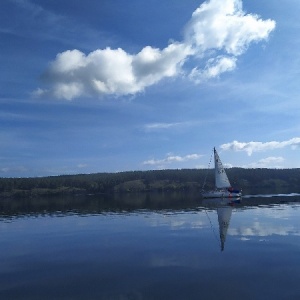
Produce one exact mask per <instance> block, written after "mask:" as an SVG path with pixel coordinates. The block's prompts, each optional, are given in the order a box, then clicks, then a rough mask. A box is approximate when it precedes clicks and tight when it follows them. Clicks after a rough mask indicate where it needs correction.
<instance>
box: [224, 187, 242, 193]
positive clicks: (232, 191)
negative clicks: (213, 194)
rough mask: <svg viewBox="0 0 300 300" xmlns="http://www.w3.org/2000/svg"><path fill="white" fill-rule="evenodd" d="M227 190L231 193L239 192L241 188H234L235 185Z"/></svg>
mask: <svg viewBox="0 0 300 300" xmlns="http://www.w3.org/2000/svg"><path fill="white" fill-rule="evenodd" d="M227 190H228V192H230V193H239V192H240V191H239V190H237V189H234V188H233V187H229V188H228V189H227Z"/></svg>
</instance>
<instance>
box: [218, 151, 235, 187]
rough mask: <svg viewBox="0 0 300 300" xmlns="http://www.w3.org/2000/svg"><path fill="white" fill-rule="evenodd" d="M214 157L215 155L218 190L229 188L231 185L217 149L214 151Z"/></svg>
mask: <svg viewBox="0 0 300 300" xmlns="http://www.w3.org/2000/svg"><path fill="white" fill-rule="evenodd" d="M214 155H215V179H216V188H218V189H222V188H229V187H230V186H231V185H230V182H229V180H228V177H227V175H226V172H225V170H224V167H223V165H222V162H221V160H220V157H219V155H218V153H217V151H216V149H214Z"/></svg>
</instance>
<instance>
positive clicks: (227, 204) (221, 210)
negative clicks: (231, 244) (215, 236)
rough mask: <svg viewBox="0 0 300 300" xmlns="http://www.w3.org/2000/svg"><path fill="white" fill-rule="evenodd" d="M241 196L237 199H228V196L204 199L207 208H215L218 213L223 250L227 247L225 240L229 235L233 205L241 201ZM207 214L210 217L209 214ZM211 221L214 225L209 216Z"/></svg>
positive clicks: (203, 202)
mask: <svg viewBox="0 0 300 300" xmlns="http://www.w3.org/2000/svg"><path fill="white" fill-rule="evenodd" d="M240 202H241V200H240V198H235V199H227V198H214V199H203V200H202V204H203V206H204V207H206V208H210V209H215V210H216V211H217V214H218V222H219V234H220V246H221V251H224V248H225V240H226V236H227V230H228V227H229V224H230V219H231V214H232V209H233V206H234V205H235V204H237V203H240ZM205 212H206V215H207V217H208V218H209V215H208V214H207V211H205ZM209 222H210V224H211V226H212V223H211V221H210V218H209Z"/></svg>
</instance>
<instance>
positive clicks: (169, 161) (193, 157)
mask: <svg viewBox="0 0 300 300" xmlns="http://www.w3.org/2000/svg"><path fill="white" fill-rule="evenodd" d="M202 156H203V155H200V154H188V155H185V156H179V155H172V154H168V155H167V157H165V158H163V159H150V160H146V161H144V162H143V164H144V165H155V166H161V165H165V164H172V163H179V162H186V161H190V160H196V159H199V158H200V157H202Z"/></svg>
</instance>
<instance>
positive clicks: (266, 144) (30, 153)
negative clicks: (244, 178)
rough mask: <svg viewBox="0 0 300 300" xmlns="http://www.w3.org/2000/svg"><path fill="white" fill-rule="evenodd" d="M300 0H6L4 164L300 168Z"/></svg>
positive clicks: (1, 86) (1, 51) (92, 168)
mask: <svg viewBox="0 0 300 300" xmlns="http://www.w3.org/2000/svg"><path fill="white" fill-rule="evenodd" d="M299 10H300V1H298V0H286V1H282V0H272V1H270V0H243V1H240V0H207V1H201V0H172V1H167V0H166V1H160V0H148V1H140V0H130V1H125V0H101V1H97V0H85V1H81V0H64V1H60V0H3V1H1V2H0V65H1V68H0V105H1V110H0V125H1V126H0V140H1V143H0V177H34V176H52V175H62V174H86V173H97V172H121V171H131V170H157V169H183V168H207V167H208V166H209V167H212V165H210V164H209V162H210V157H211V153H212V149H213V147H216V149H217V150H218V152H219V155H220V157H221V160H222V162H223V164H224V165H225V166H226V167H243V168H300V162H299V157H300V156H299V151H300V121H299V120H300V102H299V99H298V97H299V96H298V95H299V94H300V93H299V92H300V84H299V83H300V68H299V66H300V51H299V49H300V35H299V29H300V18H299V14H298V12H299Z"/></svg>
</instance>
